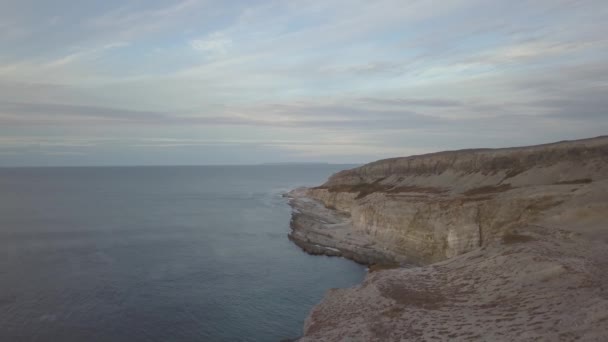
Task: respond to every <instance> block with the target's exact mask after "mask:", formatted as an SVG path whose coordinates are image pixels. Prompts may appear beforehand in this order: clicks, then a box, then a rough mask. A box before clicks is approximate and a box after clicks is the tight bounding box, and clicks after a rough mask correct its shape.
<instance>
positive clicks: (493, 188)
mask: <svg viewBox="0 0 608 342" xmlns="http://www.w3.org/2000/svg"><path fill="white" fill-rule="evenodd" d="M511 189H513V187H512V186H511V184H508V183H507V184H501V185H486V186H480V187H478V188H473V189H470V190H467V191H465V192H464V195H466V196H475V195H485V194H495V193H499V192H505V191H509V190H511Z"/></svg>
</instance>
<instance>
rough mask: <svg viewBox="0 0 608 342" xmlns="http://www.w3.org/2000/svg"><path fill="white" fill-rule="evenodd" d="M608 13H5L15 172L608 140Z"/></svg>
mask: <svg viewBox="0 0 608 342" xmlns="http://www.w3.org/2000/svg"><path fill="white" fill-rule="evenodd" d="M606 18H608V1H606V0H597V1H596V0H582V1H575V0H530V1H525V0H494V1H487V0H442V1H430V0H428V1H427V0H377V1H370V0H323V1H315V0H310V1H296V0H284V1H272V0H268V1H259V0H242V1H238V0H234V1H232V0H224V1H220V0H215V1H212V0H174V1H163V0H106V1H92V0H78V1H76V0H54V1H46V0H38V1H33V0H19V1H16V0H15V1H12V0H0V166H59V165H75V166H80V165H83V166H84V165H202V164H257V163H278V162H330V163H362V162H369V161H373V160H376V159H381V158H387V157H395V156H407V155H412V154H421V153H427V152H435V151H440V150H453V149H461V148H473V147H507V146H521V145H529V144H537V143H547V142H553V141H559V140H567V139H578V138H586V137H593V136H599V135H604V134H608V110H607V108H608V20H606Z"/></svg>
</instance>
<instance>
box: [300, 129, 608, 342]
mask: <svg viewBox="0 0 608 342" xmlns="http://www.w3.org/2000/svg"><path fill="white" fill-rule="evenodd" d="M290 197H291V199H290V203H291V205H292V206H293V208H294V215H293V217H292V232H291V233H290V238H291V239H292V240H293V241H294V242H295V243H296V244H298V245H299V246H300V247H302V248H303V249H305V250H307V251H309V252H311V253H314V254H327V255H338V256H344V257H347V258H351V259H353V260H356V261H358V262H361V263H364V264H368V265H374V264H383V265H386V264H392V266H393V267H394V266H396V265H397V264H399V265H401V266H404V265H407V264H416V265H419V266H420V267H412V265H407V267H397V268H396V269H389V270H382V271H374V272H372V273H370V274H369V275H368V276H367V277H366V280H365V281H364V283H363V284H362V285H361V286H357V287H355V288H352V289H344V290H331V291H330V292H328V294H327V295H326V297H325V298H324V300H323V301H322V302H321V303H320V304H319V305H317V306H316V307H315V308H314V309H313V311H312V312H311V314H310V316H309V317H308V319H307V322H306V326H305V328H304V335H303V337H302V338H301V339H300V340H301V341H421V340H446V341H447V340H449V341H458V340H462V341H470V340H486V341H487V340H492V341H538V340H541V341H559V340H563V341H574V340H577V341H579V340H580V341H605V340H608V276H607V275H608V137H600V138H594V139H587V140H579V141H571V142H561V143H556V144H548V145H541V146H533V147H523V148H510V149H499V150H466V151H455V152H442V153H435V154H429V155H422V156H413V157H407V158H395V159H387V160H382V161H378V162H374V163H371V164H368V165H364V166H362V167H359V168H356V169H352V170H346V171H342V172H339V173H337V174H335V175H334V176H332V177H331V178H330V179H329V180H328V181H327V182H326V183H325V184H323V185H321V186H319V187H316V188H309V189H298V190H296V191H293V192H291V193H290Z"/></svg>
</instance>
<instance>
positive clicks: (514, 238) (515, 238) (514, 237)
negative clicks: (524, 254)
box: [502, 232, 536, 245]
mask: <svg viewBox="0 0 608 342" xmlns="http://www.w3.org/2000/svg"><path fill="white" fill-rule="evenodd" d="M535 240H536V239H535V238H533V237H532V236H529V235H522V234H518V233H515V232H513V233H507V234H505V235H503V237H502V243H504V244H505V245H512V244H515V243H524V242H530V241H535Z"/></svg>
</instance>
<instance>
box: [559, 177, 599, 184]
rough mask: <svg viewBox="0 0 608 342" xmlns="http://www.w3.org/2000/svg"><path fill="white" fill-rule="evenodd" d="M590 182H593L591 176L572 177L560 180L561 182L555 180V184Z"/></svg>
mask: <svg viewBox="0 0 608 342" xmlns="http://www.w3.org/2000/svg"><path fill="white" fill-rule="evenodd" d="M591 182H593V179H591V178H581V179H573V180H567V181H561V182H557V183H555V184H556V185H563V184H589V183H591Z"/></svg>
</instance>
